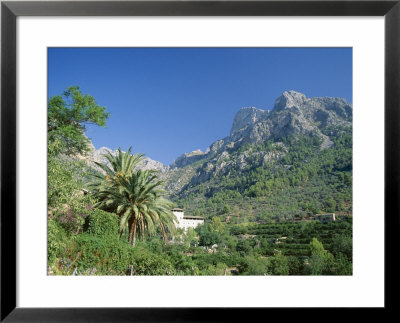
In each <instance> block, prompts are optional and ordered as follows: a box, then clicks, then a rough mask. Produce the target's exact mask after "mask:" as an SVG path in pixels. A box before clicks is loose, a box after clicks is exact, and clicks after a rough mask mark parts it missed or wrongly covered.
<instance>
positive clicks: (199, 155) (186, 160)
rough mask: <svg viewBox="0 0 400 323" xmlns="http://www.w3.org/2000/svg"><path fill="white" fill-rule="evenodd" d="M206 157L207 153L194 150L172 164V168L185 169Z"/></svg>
mask: <svg viewBox="0 0 400 323" xmlns="http://www.w3.org/2000/svg"><path fill="white" fill-rule="evenodd" d="M205 155H206V153H205V152H202V151H201V150H200V149H197V150H194V151H192V152H190V153H184V154H183V155H181V156H179V157H178V158H177V159H175V161H174V162H173V164H172V167H173V168H175V167H185V166H187V165H190V164H192V163H195V162H196V161H198V160H201V159H203V158H204V156H205Z"/></svg>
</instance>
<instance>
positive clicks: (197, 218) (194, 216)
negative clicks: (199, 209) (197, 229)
mask: <svg viewBox="0 0 400 323" xmlns="http://www.w3.org/2000/svg"><path fill="white" fill-rule="evenodd" d="M183 218H184V219H196V220H204V218H203V217H201V216H197V215H185V216H184V217H183Z"/></svg>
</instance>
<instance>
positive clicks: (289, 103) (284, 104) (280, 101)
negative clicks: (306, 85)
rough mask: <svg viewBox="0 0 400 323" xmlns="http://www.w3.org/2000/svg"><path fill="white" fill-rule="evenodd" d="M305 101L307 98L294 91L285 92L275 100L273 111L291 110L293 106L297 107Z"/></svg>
mask: <svg viewBox="0 0 400 323" xmlns="http://www.w3.org/2000/svg"><path fill="white" fill-rule="evenodd" d="M306 101H307V97H306V96H305V95H304V94H303V93H300V92H296V91H293V90H292V91H285V92H283V93H282V95H281V96H280V97H279V98H277V99H276V101H275V105H274V110H275V111H279V110H283V109H285V108H291V107H294V106H299V105H302V104H304V103H305V102H306Z"/></svg>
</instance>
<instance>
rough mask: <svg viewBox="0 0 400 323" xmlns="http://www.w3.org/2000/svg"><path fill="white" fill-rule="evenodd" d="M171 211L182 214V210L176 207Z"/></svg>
mask: <svg viewBox="0 0 400 323" xmlns="http://www.w3.org/2000/svg"><path fill="white" fill-rule="evenodd" d="M172 211H178V212H183V211H184V209H180V208H178V207H175V208H173V209H172Z"/></svg>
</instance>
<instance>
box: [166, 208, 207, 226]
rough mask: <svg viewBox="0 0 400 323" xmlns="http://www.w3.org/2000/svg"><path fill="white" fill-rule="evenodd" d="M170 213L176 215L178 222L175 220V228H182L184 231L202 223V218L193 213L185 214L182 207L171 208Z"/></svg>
mask: <svg viewBox="0 0 400 323" xmlns="http://www.w3.org/2000/svg"><path fill="white" fill-rule="evenodd" d="M172 213H174V215H175V216H176V219H177V221H178V222H175V226H176V227H177V228H181V229H183V230H184V231H185V232H186V231H187V229H188V228H193V229H194V228H196V227H197V226H198V225H200V224H203V223H204V218H202V217H201V216H195V215H185V213H184V210H183V209H179V208H175V209H172Z"/></svg>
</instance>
